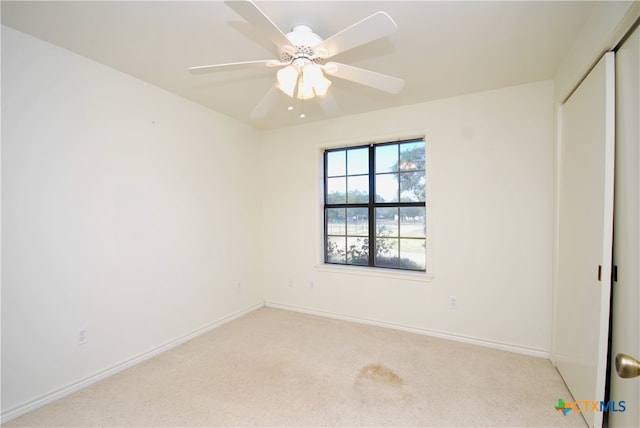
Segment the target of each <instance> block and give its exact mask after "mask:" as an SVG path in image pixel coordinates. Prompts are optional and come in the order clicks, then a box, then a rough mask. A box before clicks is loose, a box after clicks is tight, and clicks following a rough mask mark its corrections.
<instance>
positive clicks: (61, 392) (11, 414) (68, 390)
mask: <svg viewBox="0 0 640 428" xmlns="http://www.w3.org/2000/svg"><path fill="white" fill-rule="evenodd" d="M263 306H264V303H263V302H260V303H256V304H254V305H251V306H248V307H246V308H244V309H241V310H239V311H237V312H234V313H232V314H230V315H227V316H225V317H223V318H220V319H218V320H216V321H213V322H211V323H209V324H206V325H204V326H202V327H200V328H198V329H196V330H193V331H192V332H190V333H187V334H185V335H184V336H181V337H179V338H177V339H174V340H171V341H169V342H167V343H165V344H163V345H160V346H158V347H155V348H153V349H150V350H148V351H146V352H143V353H142V354H140V355H137V356H135V357H132V358H129V359H128V360H125V361H123V362H121V363H118V364H116V365H114V366H112V367H110V368H108V369H105V370H102V371H100V372H98V373H95V374H93V375H91V376H88V377H86V378H84V379H82V380H80V381H78V382H74V383H72V384H70V385H67V386H65V387H62V388H60V389H58V390H56V391H54V392H52V393H49V394H46V395H44V396H42V397H40V398H36V399H35V400H32V401H29V402H27V403H24V404H21V405H18V406H15V407H13V408H11V409H9V410H7V411H5V412H3V413H2V415H0V424H4V423H7V422H9V421H11V420H13V419H15V418H18V417H20V416H23V415H26V414H27V413H29V412H32V411H34V410H36V409H38V408H40V407H43V406H46V405H47V404H51V403H53V402H54V401H57V400H59V399H61V398H63V397H66V396H68V395H71V394H73V393H74V392H77V391H79V390H81V389H83V388H86V387H87V386H89V385H92V384H94V383H96V382H99V381H101V380H104V379H106V378H108V377H110V376H113V375H115V374H117V373H119V372H121V371H123V370H126V369H128V368H130V367H133V366H135V365H136V364H139V363H141V362H143V361H146V360H148V359H150V358H153V357H155V356H156V355H159V354H161V353H163V352H166V351H168V350H170V349H171V348H175V347H176V346H178V345H181V344H182V343H185V342H187V341H189V340H191V339H194V338H195V337H197V336H200V335H201V334H204V333H207V332H209V331H211V330H213V329H215V328H218V327H220V326H221V325H224V324H226V323H228V322H230V321H233V320H235V319H237V318H240V317H242V316H244V315H246V314H248V313H250V312H253V311H255V310H257V309H260V308H262V307H263Z"/></svg>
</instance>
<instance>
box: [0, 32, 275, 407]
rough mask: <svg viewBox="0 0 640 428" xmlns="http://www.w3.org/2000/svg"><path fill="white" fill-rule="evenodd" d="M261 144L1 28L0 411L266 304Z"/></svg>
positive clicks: (245, 132)
mask: <svg viewBox="0 0 640 428" xmlns="http://www.w3.org/2000/svg"><path fill="white" fill-rule="evenodd" d="M259 154H260V153H259V143H258V142H257V141H256V133H255V132H254V131H252V130H251V129H250V128H249V127H247V126H245V125H242V124H240V123H238V122H236V121H234V120H231V119H229V118H226V117H225V116H222V115H219V114H216V113H214V112H211V111H210V110H207V109H205V108H203V107H201V106H198V105H195V104H193V103H191V102H188V101H186V100H184V99H182V98H179V97H177V96H174V95H172V94H169V93H167V92H165V91H163V90H160V89H158V88H156V87H153V86H151V85H148V84H146V83H143V82H141V81H138V80H136V79H134V78H132V77H130V76H127V75H124V74H121V73H119V72H116V71H114V70H112V69H109V68H106V67H104V66H102V65H99V64H96V63H94V62H92V61H89V60H87V59H84V58H82V57H79V56H77V55H75V54H72V53H70V52H68V51H65V50H62V49H59V48H57V47H54V46H52V45H49V44H46V43H43V42H41V41H38V40H36V39H33V38H31V37H28V36H26V35H24V34H21V33H18V32H16V31H14V30H12V29H9V28H6V27H2V210H3V212H2V247H3V248H2V250H3V251H2V268H3V269H2V411H3V415H5V416H6V415H7V414H11V411H12V410H15V409H16V408H21V409H22V410H24V409H28V408H29V402H30V401H31V400H36V401H37V400H38V399H42V398H43V397H46V396H50V397H51V395H50V394H52V393H54V392H55V391H57V390H59V389H60V388H63V389H64V388H66V387H69V386H70V385H73V384H74V382H78V381H83V380H86V379H89V378H91V377H92V376H95V375H96V374H99V373H100V372H101V371H102V370H105V369H110V368H113V367H114V366H117V365H118V364H121V363H123V362H127V361H129V359H131V358H135V357H139V356H141V355H143V354H144V353H145V352H148V351H150V350H153V349H156V348H158V347H161V346H163V345H166V344H170V343H171V342H172V341H174V340H178V339H179V338H182V337H184V336H185V335H189V334H190V333H193V332H195V331H197V330H198V329H200V328H203V327H205V328H206V327H207V326H211V325H215V323H216V322H218V321H220V320H222V319H224V318H225V317H229V316H233V314H237V313H239V312H241V311H243V310H244V309H247V308H250V307H251V306H252V305H256V304H257V305H261V304H262V301H263V292H262V284H261V281H262V272H261V270H260V266H261V260H262V255H261V251H262V248H261V245H260V243H261V242H262V237H261V227H262V224H261V222H260V221H259V220H258V219H257V217H256V215H255V213H256V210H259V205H260V196H259V195H260V189H259V187H258V186H257V185H256V182H258V180H259V176H258V175H257V173H256V172H255V171H256V170H257V169H258V165H259V161H260V158H259ZM238 281H240V282H241V287H240V288H241V291H240V292H238V291H237V282H238ZM79 327H86V328H87V332H88V338H89V342H88V343H87V344H85V345H82V346H78V345H76V329H77V328H79ZM54 395H55V394H54ZM32 404H33V403H32ZM25 406H26V407H25Z"/></svg>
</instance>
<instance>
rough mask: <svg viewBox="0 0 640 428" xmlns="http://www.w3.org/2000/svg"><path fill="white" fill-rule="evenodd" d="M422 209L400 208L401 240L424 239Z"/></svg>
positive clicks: (424, 229)
mask: <svg viewBox="0 0 640 428" xmlns="http://www.w3.org/2000/svg"><path fill="white" fill-rule="evenodd" d="M426 231H427V229H426V223H425V209H424V207H405V208H400V236H401V237H403V238H424V237H425V236H426Z"/></svg>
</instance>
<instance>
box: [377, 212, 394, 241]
mask: <svg viewBox="0 0 640 428" xmlns="http://www.w3.org/2000/svg"><path fill="white" fill-rule="evenodd" d="M376 236H379V237H387V236H398V208H376Z"/></svg>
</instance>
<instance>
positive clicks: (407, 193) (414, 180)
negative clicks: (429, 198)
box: [399, 171, 425, 202]
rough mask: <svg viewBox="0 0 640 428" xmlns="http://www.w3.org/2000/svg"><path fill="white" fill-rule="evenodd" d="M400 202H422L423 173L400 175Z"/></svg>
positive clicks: (423, 195) (423, 198)
mask: <svg viewBox="0 0 640 428" xmlns="http://www.w3.org/2000/svg"><path fill="white" fill-rule="evenodd" d="M399 177H400V202H424V200H425V191H424V184H425V180H424V171H420V172H403V173H400V175H399Z"/></svg>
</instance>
